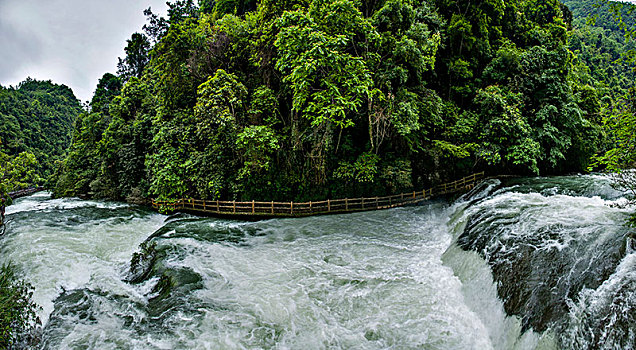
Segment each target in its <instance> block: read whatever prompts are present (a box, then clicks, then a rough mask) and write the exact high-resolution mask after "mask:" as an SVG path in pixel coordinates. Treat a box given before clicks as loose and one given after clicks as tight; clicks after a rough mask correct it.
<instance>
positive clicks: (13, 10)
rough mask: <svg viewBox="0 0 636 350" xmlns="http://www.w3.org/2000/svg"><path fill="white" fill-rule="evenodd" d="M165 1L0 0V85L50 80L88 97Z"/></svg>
mask: <svg viewBox="0 0 636 350" xmlns="http://www.w3.org/2000/svg"><path fill="white" fill-rule="evenodd" d="M165 2H166V0H101V1H98V0H0V85H2V86H5V87H7V86H9V85H13V86H15V85H17V84H18V83H19V82H21V81H23V80H24V79H25V78H26V77H31V78H35V79H38V80H49V79H50V80H52V81H53V82H54V83H57V84H65V85H67V86H69V87H70V88H71V89H73V92H75V96H77V98H79V99H80V100H82V101H87V100H90V98H91V96H92V95H93V92H94V91H95V86H96V85H97V81H98V80H99V78H100V77H101V76H102V75H103V74H104V73H106V72H112V73H115V71H116V70H117V57H123V56H124V47H125V46H126V40H127V39H129V38H130V35H131V34H132V33H134V32H136V31H141V27H142V26H143V24H144V23H145V16H144V15H143V10H144V9H146V8H148V7H149V6H150V7H152V10H153V12H155V13H159V14H161V15H165V12H166V5H165Z"/></svg>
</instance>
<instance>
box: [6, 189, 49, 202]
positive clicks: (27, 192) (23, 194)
mask: <svg viewBox="0 0 636 350" xmlns="http://www.w3.org/2000/svg"><path fill="white" fill-rule="evenodd" d="M40 191H44V187H31V188H25V189H23V190H18V191H13V192H9V193H8V194H9V197H11V199H18V198H21V197H26V196H30V195H32V194H34V193H36V192H40Z"/></svg>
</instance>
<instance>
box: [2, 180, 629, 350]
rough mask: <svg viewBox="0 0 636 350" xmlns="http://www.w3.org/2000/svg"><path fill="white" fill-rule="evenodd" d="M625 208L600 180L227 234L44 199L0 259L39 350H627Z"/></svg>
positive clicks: (24, 205) (490, 188) (487, 192)
mask: <svg viewBox="0 0 636 350" xmlns="http://www.w3.org/2000/svg"><path fill="white" fill-rule="evenodd" d="M622 197H623V196H622V194H621V193H620V192H618V191H615V190H612V189H611V187H610V186H609V182H608V180H607V179H606V178H604V177H600V176H573V177H559V178H547V179H546V178H540V179H515V180H508V181H506V183H504V184H502V183H501V182H500V181H498V180H491V181H489V182H487V183H484V184H483V185H482V186H481V187H480V188H479V189H476V190H474V191H473V192H472V193H470V194H469V195H466V196H465V197H463V198H460V199H459V200H457V201H456V202H455V203H453V204H448V203H446V202H444V201H441V200H440V201H431V202H426V203H423V205H420V206H414V207H406V208H397V209H392V210H384V211H375V212H365V213H355V214H347V215H333V216H323V217H310V218H300V219H277V220H267V221H260V222H238V221H231V220H223V219H214V218H198V217H192V216H189V215H175V216H172V217H166V216H163V215H159V214H156V213H153V212H150V211H147V210H145V209H141V208H138V207H134V206H128V205H125V204H113V203H106V202H98V201H81V200H76V199H56V200H52V199H49V197H48V196H47V195H46V194H38V195H34V196H31V197H28V198H24V199H20V200H18V201H17V203H16V204H15V205H14V206H12V207H9V208H8V210H7V213H8V215H9V219H10V220H11V221H10V223H9V226H8V229H7V233H6V235H5V236H4V237H2V238H0V263H1V262H4V261H6V260H11V261H13V262H14V263H15V264H16V265H17V266H18V268H19V269H20V270H21V271H22V272H23V274H24V277H25V279H27V280H28V281H29V282H30V283H31V284H33V286H34V287H35V301H36V302H37V303H38V304H39V305H41V306H42V310H41V311H40V315H41V318H42V319H43V321H44V323H45V327H44V331H43V335H42V347H43V348H45V349H66V348H70V349H122V348H124V349H126V348H134V349H174V348H181V349H254V348H273V349H300V348H302V349H324V348H339V349H386V348H393V349H405V348H414V349H559V348H571V349H580V348H591V349H594V348H599V347H605V348H608V349H615V348H616V349H618V348H630V346H631V347H633V346H634V332H635V331H636V325H635V324H634V320H635V316H634V311H635V309H636V302H635V295H636V270H635V269H634V267H635V265H636V253H635V252H634V248H635V247H634V240H633V235H632V234H631V231H630V229H628V228H627V227H625V226H624V225H623V223H624V221H625V220H626V218H627V217H628V215H629V210H627V209H623V208H621V207H620V206H617V205H616V204H621V203H624V202H625V200H624V199H623V198H622ZM131 260H132V264H131Z"/></svg>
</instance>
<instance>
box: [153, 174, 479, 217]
mask: <svg viewBox="0 0 636 350" xmlns="http://www.w3.org/2000/svg"><path fill="white" fill-rule="evenodd" d="M483 179H484V173H483V172H481V173H477V174H472V175H470V176H467V177H464V178H462V179H459V180H457V181H453V182H449V183H445V184H441V185H438V186H435V187H433V188H430V189H424V190H422V191H414V192H407V193H400V194H396V195H392V196H385V197H368V198H344V199H327V200H324V201H317V202H311V201H310V202H302V203H299V202H257V201H251V202H237V201H218V200H215V201H210V200H207V201H206V200H199V199H192V198H184V199H179V200H175V201H154V200H153V201H152V206H153V208H155V209H166V210H168V211H185V212H192V213H196V214H207V215H218V216H244V217H259V218H268V217H301V216H312V215H325V214H335V213H351V212H356V211H368V210H379V209H388V208H395V207H400V206H404V205H407V204H413V203H417V202H420V201H423V200H426V199H430V198H432V197H435V196H441V195H446V194H453V193H459V192H465V191H468V190H470V189H472V188H473V187H474V186H475V185H476V184H477V183H479V182H480V181H482V180H483Z"/></svg>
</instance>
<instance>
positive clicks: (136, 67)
mask: <svg viewBox="0 0 636 350" xmlns="http://www.w3.org/2000/svg"><path fill="white" fill-rule="evenodd" d="M124 52H125V53H126V57H124V59H121V58H119V63H117V74H119V75H120V76H121V77H122V79H123V80H124V81H127V80H128V79H130V78H132V77H137V78H141V74H142V73H143V71H144V68H145V67H146V65H147V64H148V61H149V60H150V57H149V52H150V41H148V37H146V35H144V34H141V33H134V34H133V35H132V36H131V37H130V39H128V41H127V45H126V47H125V48H124Z"/></svg>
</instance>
